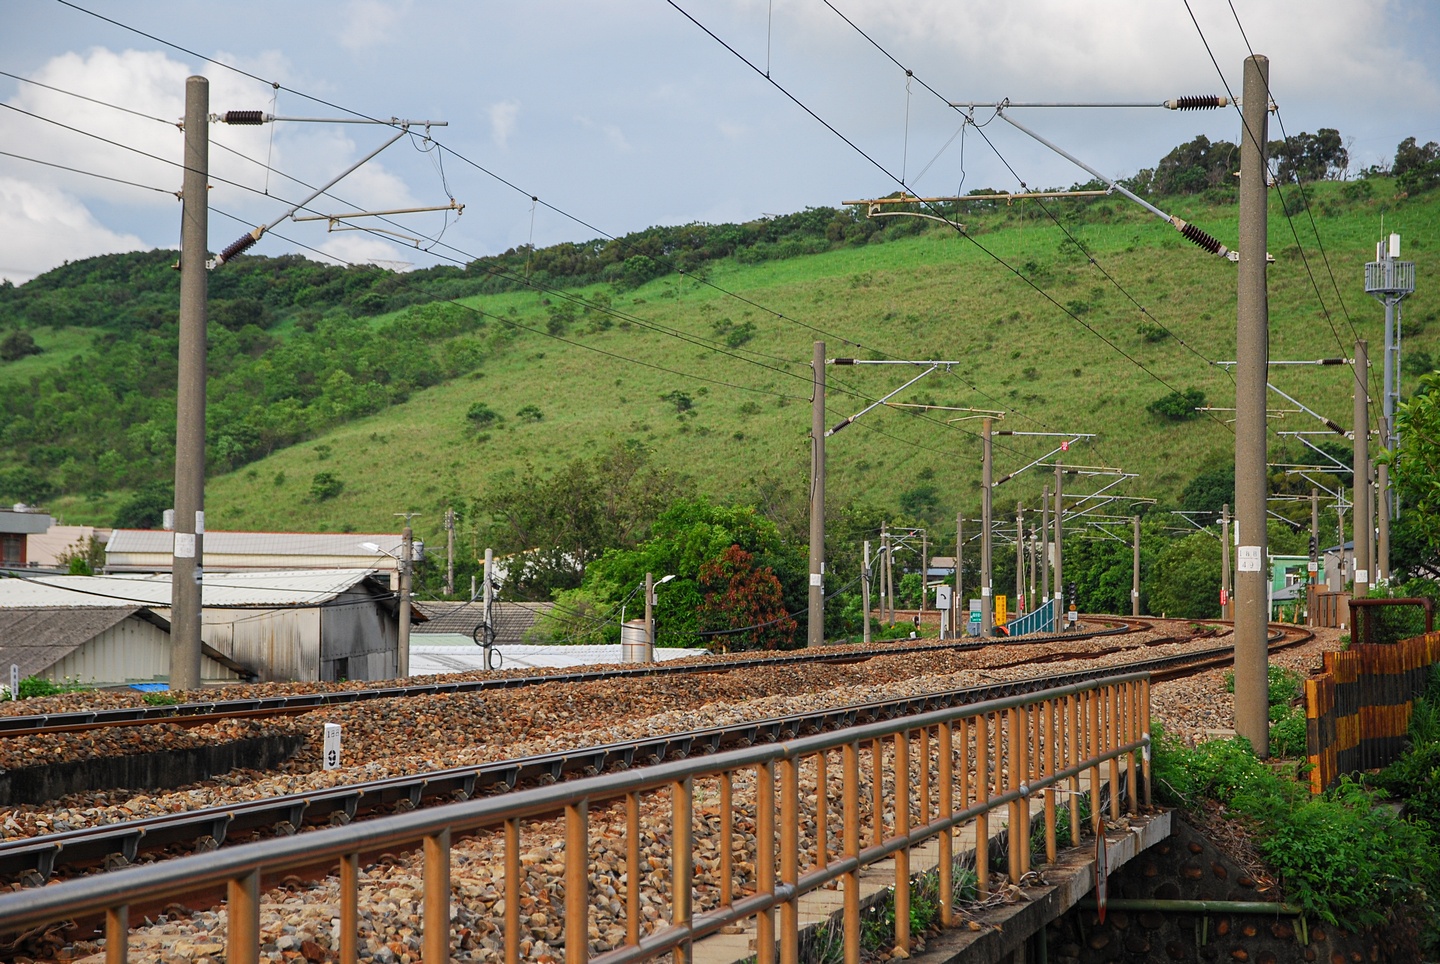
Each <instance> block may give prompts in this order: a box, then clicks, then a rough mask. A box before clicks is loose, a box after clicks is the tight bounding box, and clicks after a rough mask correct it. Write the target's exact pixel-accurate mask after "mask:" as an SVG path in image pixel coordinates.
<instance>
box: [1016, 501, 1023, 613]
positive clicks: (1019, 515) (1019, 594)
mask: <svg viewBox="0 0 1440 964" xmlns="http://www.w3.org/2000/svg"><path fill="white" fill-rule="evenodd" d="M1024 601H1025V505H1024V503H1021V502H1016V503H1015V611H1016V612H1019V611H1020V610H1021V606H1022V604H1023V603H1024Z"/></svg>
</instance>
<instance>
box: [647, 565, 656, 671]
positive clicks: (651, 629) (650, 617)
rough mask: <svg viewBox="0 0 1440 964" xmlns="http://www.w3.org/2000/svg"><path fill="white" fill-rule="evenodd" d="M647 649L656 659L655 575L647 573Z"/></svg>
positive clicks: (651, 657)
mask: <svg viewBox="0 0 1440 964" xmlns="http://www.w3.org/2000/svg"><path fill="white" fill-rule="evenodd" d="M645 648H646V649H648V650H649V651H650V660H651V661H653V660H654V659H655V574H654V573H653V572H647V573H645Z"/></svg>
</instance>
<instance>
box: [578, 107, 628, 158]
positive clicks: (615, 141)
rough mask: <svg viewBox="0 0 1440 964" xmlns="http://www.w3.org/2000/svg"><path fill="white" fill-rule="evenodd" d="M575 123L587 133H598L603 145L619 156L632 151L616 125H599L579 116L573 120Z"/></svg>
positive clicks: (623, 133)
mask: <svg viewBox="0 0 1440 964" xmlns="http://www.w3.org/2000/svg"><path fill="white" fill-rule="evenodd" d="M575 122H576V123H577V124H579V125H580V126H581V127H583V128H584V129H585V130H587V131H599V132H600V135H601V136H602V137H604V138H605V143H607V144H609V145H610V147H611V148H612V149H614V150H615V151H617V152H619V153H621V154H628V153H629V152H630V151H632V150H633V149H634V148H632V147H631V146H630V142H629V141H628V140H626V139H625V132H624V131H622V130H621V129H620V126H619V125H618V124H600V123H597V122H596V121H593V120H591V119H590V118H588V117H579V116H577V117H576V118H575Z"/></svg>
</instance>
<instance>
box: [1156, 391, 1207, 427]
mask: <svg viewBox="0 0 1440 964" xmlns="http://www.w3.org/2000/svg"><path fill="white" fill-rule="evenodd" d="M1204 404H1205V393H1204V392H1202V391H1201V390H1200V389H1198V388H1187V389H1185V390H1184V391H1183V392H1180V391H1175V392H1171V393H1170V394H1168V395H1163V396H1161V397H1160V398H1157V399H1155V401H1153V402H1151V403H1150V404H1149V405H1147V406H1145V410H1146V411H1148V412H1149V413H1150V414H1152V415H1158V416H1160V417H1161V418H1165V419H1169V420H1170V421H1172V422H1186V421H1189V420H1190V419H1193V418H1197V417H1199V415H1200V413H1199V412H1197V411H1195V410H1196V409H1197V408H1199V407H1201V406H1202V405H1204Z"/></svg>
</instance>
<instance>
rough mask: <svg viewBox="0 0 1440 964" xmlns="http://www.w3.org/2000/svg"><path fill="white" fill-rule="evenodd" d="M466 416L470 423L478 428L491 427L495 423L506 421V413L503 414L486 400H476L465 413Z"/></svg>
mask: <svg viewBox="0 0 1440 964" xmlns="http://www.w3.org/2000/svg"><path fill="white" fill-rule="evenodd" d="M465 417H466V418H467V419H469V420H470V424H471V425H473V426H474V427H475V428H477V429H481V428H490V427H491V426H493V425H497V424H499V423H500V422H503V421H505V416H504V415H501V414H500V413H499V412H497V411H495V409H493V408H491V407H490V406H489V405H486V404H485V403H484V402H476V403H475V404H474V405H471V406H470V409H469V411H467V412H466V413H465Z"/></svg>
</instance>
